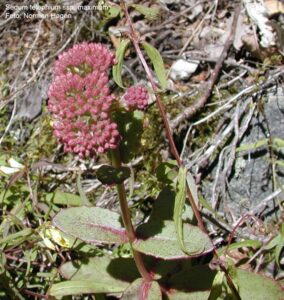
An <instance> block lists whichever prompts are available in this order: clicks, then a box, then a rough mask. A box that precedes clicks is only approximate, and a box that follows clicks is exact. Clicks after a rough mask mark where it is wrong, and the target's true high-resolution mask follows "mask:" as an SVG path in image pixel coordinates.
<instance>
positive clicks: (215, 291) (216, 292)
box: [208, 271, 225, 300]
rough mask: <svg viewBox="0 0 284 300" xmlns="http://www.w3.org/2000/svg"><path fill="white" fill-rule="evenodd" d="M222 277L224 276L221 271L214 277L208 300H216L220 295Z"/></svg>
mask: <svg viewBox="0 0 284 300" xmlns="http://www.w3.org/2000/svg"><path fill="white" fill-rule="evenodd" d="M224 275H225V274H224V272H222V271H218V272H217V274H216V275H215V278H214V281H213V284H212V289H211V292H210V295H209V298H208V300H217V299H218V297H219V296H220V295H221V293H222V284H223V280H224Z"/></svg>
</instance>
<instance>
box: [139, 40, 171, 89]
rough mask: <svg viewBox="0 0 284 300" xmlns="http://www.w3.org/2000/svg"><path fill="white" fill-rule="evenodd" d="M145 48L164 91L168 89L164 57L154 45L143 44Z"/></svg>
mask: <svg viewBox="0 0 284 300" xmlns="http://www.w3.org/2000/svg"><path fill="white" fill-rule="evenodd" d="M142 46H143V48H144V49H145V51H146V53H147V55H148V57H149V58H150V60H151V63H152V64H153V66H154V69H155V72H156V75H157V78H158V80H159V83H160V85H161V88H162V89H163V90H164V89H166V87H167V85H168V81H167V76H166V70H165V66H164V62H163V59H162V56H161V55H160V53H159V51H158V50H157V49H156V48H154V47H153V46H152V45H150V44H149V43H147V42H143V43H142Z"/></svg>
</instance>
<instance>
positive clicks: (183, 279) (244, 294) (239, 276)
mask: <svg viewBox="0 0 284 300" xmlns="http://www.w3.org/2000/svg"><path fill="white" fill-rule="evenodd" d="M216 274H217V272H216V271H214V270H211V269H210V268H209V267H208V266H206V265H199V266H194V267H192V266H187V267H186V268H184V269H183V271H182V272H179V273H177V274H176V275H174V276H173V277H172V278H171V279H170V283H169V285H170V286H171V287H172V288H173V289H177V290H183V291H184V292H186V291H187V293H186V294H187V295H188V297H187V298H186V294H185V293H182V294H180V293H179V292H177V291H176V292H175V291H171V292H170V294H169V299H171V300H176V299H179V300H182V299H194V300H197V299H198V300H208V297H209V295H210V290H211V289H212V285H213V282H214V278H215V275H216ZM235 281H236V284H237V286H238V291H239V294H240V297H241V299H242V300H250V299H257V300H267V299H273V300H281V299H283V291H282V290H281V287H280V285H279V284H277V282H275V281H273V280H271V279H269V278H266V277H263V276H261V275H258V274H255V273H251V272H248V271H244V270H240V269H236V276H234V282H235Z"/></svg>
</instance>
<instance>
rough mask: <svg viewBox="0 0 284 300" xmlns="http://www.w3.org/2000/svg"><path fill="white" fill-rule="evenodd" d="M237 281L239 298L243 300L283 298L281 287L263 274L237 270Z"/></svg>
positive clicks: (279, 299) (274, 299)
mask: <svg viewBox="0 0 284 300" xmlns="http://www.w3.org/2000/svg"><path fill="white" fill-rule="evenodd" d="M237 283H238V286H239V293H240V296H241V299H243V300H246V299H257V300H267V299H273V300H281V299H283V291H282V289H281V287H280V286H279V285H278V284H277V283H276V282H275V281H274V280H272V279H269V278H266V277H264V276H261V275H258V274H254V273H250V272H247V271H243V270H237Z"/></svg>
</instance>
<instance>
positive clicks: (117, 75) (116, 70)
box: [112, 39, 130, 88]
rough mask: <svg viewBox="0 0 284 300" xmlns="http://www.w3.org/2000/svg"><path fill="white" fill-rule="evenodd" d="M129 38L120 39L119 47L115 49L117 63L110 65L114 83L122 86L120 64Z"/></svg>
mask: <svg viewBox="0 0 284 300" xmlns="http://www.w3.org/2000/svg"><path fill="white" fill-rule="evenodd" d="M129 42H130V41H129V40H128V39H127V40H121V42H120V45H119V47H118V48H117V50H116V59H117V64H115V65H114V66H113V67H112V76H113V79H114V81H115V82H116V84H117V85H118V86H119V87H121V88H124V86H123V83H122V78H121V70H122V64H123V58H124V54H125V51H126V49H127V46H128V44H129Z"/></svg>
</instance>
